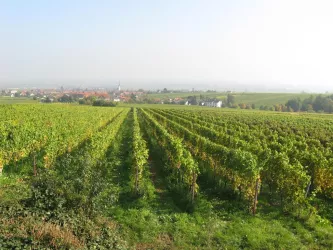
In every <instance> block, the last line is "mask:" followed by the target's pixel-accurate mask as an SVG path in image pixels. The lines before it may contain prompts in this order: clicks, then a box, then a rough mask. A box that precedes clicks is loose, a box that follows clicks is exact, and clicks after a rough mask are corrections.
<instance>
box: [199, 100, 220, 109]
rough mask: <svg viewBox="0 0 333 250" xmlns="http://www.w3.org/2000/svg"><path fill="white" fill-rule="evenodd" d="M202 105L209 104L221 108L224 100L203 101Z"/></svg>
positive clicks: (208, 105)
mask: <svg viewBox="0 0 333 250" xmlns="http://www.w3.org/2000/svg"><path fill="white" fill-rule="evenodd" d="M201 105H202V106H207V107H215V108H221V107H222V101H211V102H202V103H201Z"/></svg>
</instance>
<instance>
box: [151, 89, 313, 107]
mask: <svg viewBox="0 0 333 250" xmlns="http://www.w3.org/2000/svg"><path fill="white" fill-rule="evenodd" d="M193 95H196V96H197V97H199V96H200V95H203V96H205V97H209V98H217V99H219V100H224V99H226V98H227V93H221V92H216V93H215V92H208V93H207V92H195V93H192V92H188V93H160V94H149V95H148V97H149V98H159V99H166V98H171V99H172V98H176V97H180V98H185V99H186V98H187V97H188V96H193ZM232 95H234V96H235V103H237V104H239V103H245V104H255V106H256V108H257V109H259V107H260V106H261V105H264V106H265V105H267V106H273V105H276V104H285V103H286V102H287V101H288V100H290V99H292V98H295V97H299V98H300V99H301V100H303V99H305V98H307V97H309V96H310V95H311V94H307V93H298V94H296V93H247V92H243V93H242V92H237V93H232ZM314 95H316V94H314Z"/></svg>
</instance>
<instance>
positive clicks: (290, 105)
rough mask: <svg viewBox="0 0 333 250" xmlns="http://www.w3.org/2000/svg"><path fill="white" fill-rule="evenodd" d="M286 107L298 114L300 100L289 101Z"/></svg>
mask: <svg viewBox="0 0 333 250" xmlns="http://www.w3.org/2000/svg"><path fill="white" fill-rule="evenodd" d="M286 106H287V107H288V108H291V109H292V110H294V111H295V112H298V111H300V109H301V99H300V98H299V97H298V98H294V99H291V100H289V101H288V102H287V103H286Z"/></svg>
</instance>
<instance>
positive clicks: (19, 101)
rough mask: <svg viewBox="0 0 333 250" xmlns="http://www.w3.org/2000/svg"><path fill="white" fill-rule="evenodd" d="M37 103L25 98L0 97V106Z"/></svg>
mask: <svg viewBox="0 0 333 250" xmlns="http://www.w3.org/2000/svg"><path fill="white" fill-rule="evenodd" d="M37 102H38V101H36V100H33V99H32V98H27V97H7V96H0V104H29V103H37Z"/></svg>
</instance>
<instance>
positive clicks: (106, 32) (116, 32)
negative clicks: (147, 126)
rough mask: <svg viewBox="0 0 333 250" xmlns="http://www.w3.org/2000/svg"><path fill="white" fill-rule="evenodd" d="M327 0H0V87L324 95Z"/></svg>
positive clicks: (329, 40)
mask: <svg viewBox="0 0 333 250" xmlns="http://www.w3.org/2000/svg"><path fill="white" fill-rule="evenodd" d="M332 9H333V3H332V2H330V1H328V0H319V1H309V0H305V1H301V0H289V1H287V0H280V1H269V0H257V1H256V0H251V1H245V0H243V1H217V0H216V1H214V0H212V1H198V0H192V1H191V0H183V1H176V0H170V1H165V2H164V1H163V2H162V1H152V0H151V1H147V0H146V1H145V0H143V1H85V0H83V1H64V0H60V1H54V2H44V1H37V0H32V1H28V2H27V1H19V0H12V1H2V2H1V3H0V36H1V40H0V55H1V56H0V87H15V86H28V85H29V86H30V87H33V85H34V84H35V85H40V86H50V87H57V86H60V85H65V86H72V87H76V86H77V87H78V86H84V87H94V86H95V87H99V86H106V87H110V88H112V87H113V86H115V85H116V84H117V82H118V81H120V82H121V84H122V85H123V86H125V88H126V87H127V88H149V86H151V87H150V88H152V89H158V88H164V87H167V88H172V87H173V86H179V88H184V87H188V88H197V89H210V88H211V89H216V90H225V89H230V90H233V88H236V89H237V90H242V91H244V90H249V91H265V89H267V90H270V91H272V90H285V91H287V92H288V91H295V92H297V91H308V92H325V91H330V92H331V91H333V84H332V83H333V75H332V74H331V73H330V70H331V65H332V63H331V62H330V59H331V58H333V47H332V44H333V34H332V32H330V25H331V24H332V23H333V16H332V15H331V10H332Z"/></svg>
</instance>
